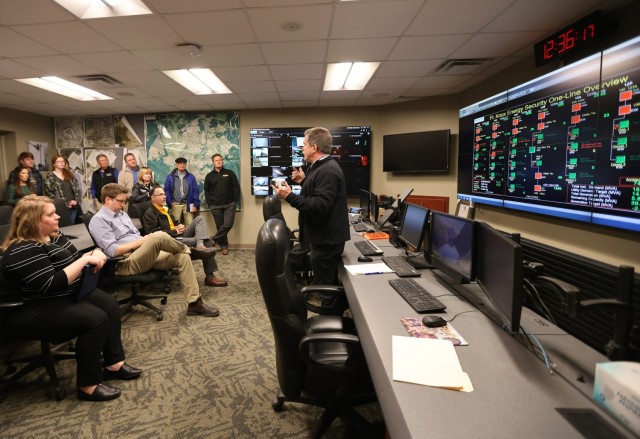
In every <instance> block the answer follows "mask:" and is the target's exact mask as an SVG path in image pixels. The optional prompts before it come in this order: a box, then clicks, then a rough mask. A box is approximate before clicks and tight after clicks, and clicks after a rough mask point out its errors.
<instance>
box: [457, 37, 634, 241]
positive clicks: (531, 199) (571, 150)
mask: <svg viewBox="0 0 640 439" xmlns="http://www.w3.org/2000/svg"><path fill="white" fill-rule="evenodd" d="M638 84H640V38H636V39H633V40H631V41H628V42H626V43H624V44H621V45H619V46H616V47H614V48H611V49H609V50H606V51H604V52H602V53H601V54H597V55H593V56H591V57H588V58H586V59H584V60H582V61H580V62H577V63H575V64H571V65H569V66H567V67H565V68H562V69H559V70H557V71H555V72H552V73H549V74H547V75H545V76H542V77H540V78H537V79H535V80H533V81H530V82H527V83H525V84H522V85H521V86H518V87H515V88H513V89H510V90H508V91H506V92H504V93H501V94H499V95H496V96H493V97H491V98H488V99H485V100H484V101H482V102H479V103H476V104H473V105H471V106H468V107H466V108H463V109H462V110H460V157H459V173H458V197H459V198H462V199H471V200H474V201H476V202H479V203H485V204H491V205H497V206H504V207H508V208H512V209H518V210H525V211H530V212H535V213H542V214H547V215H554V216H560V217H564V218H569V219H573V220H579V221H586V222H593V223H596V224H603V225H608V226H614V227H619V228H623V229H629V230H640V113H639V109H640V87H639V85H638Z"/></svg>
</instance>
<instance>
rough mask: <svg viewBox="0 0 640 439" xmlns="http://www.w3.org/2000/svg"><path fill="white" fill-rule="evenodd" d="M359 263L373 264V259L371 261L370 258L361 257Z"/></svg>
mask: <svg viewBox="0 0 640 439" xmlns="http://www.w3.org/2000/svg"><path fill="white" fill-rule="evenodd" d="M358 262H373V259H371V258H370V257H369V256H359V257H358Z"/></svg>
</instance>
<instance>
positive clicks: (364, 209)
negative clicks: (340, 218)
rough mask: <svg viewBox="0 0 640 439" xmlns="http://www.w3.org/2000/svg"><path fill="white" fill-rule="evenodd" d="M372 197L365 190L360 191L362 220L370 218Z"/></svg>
mask: <svg viewBox="0 0 640 439" xmlns="http://www.w3.org/2000/svg"><path fill="white" fill-rule="evenodd" d="M370 198H371V196H370V195H369V191H365V190H364V189H360V215H361V216H362V218H364V219H367V218H369V210H370V208H369V206H370V203H371V199H370Z"/></svg>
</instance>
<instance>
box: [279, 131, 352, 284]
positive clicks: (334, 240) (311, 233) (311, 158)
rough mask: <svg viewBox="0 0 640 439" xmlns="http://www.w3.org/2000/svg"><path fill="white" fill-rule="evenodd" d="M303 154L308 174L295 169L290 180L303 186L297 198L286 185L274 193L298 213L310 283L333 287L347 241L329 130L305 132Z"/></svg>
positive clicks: (343, 194) (343, 196)
mask: <svg viewBox="0 0 640 439" xmlns="http://www.w3.org/2000/svg"><path fill="white" fill-rule="evenodd" d="M302 151H303V154H304V159H305V161H306V162H307V163H308V164H309V167H308V168H307V173H306V175H305V173H304V171H303V170H302V169H301V168H298V169H295V168H294V169H293V174H292V176H291V177H292V180H293V181H294V182H295V183H298V184H300V183H302V190H301V191H300V195H296V194H294V193H293V192H292V191H291V187H290V186H289V185H288V184H287V182H286V181H282V182H281V183H278V184H277V186H273V189H274V191H275V193H276V194H277V195H278V197H279V198H280V199H284V200H286V201H287V202H288V203H289V204H290V205H291V206H293V207H294V208H296V209H298V211H299V214H298V224H299V227H300V237H301V240H302V241H304V242H305V243H307V244H308V245H309V247H310V249H311V267H312V268H313V283H314V284H329V285H335V284H337V282H338V263H339V262H340V259H341V257H342V252H343V251H344V243H345V242H346V241H348V240H349V239H350V230H349V214H348V207H347V187H346V182H345V178H344V174H343V172H342V169H340V166H339V165H338V163H337V162H336V161H335V160H333V159H332V158H331V156H330V155H329V153H330V152H331V133H330V132H329V130H327V129H326V128H319V127H316V128H310V129H308V130H307V131H305V133H304V145H303V148H302Z"/></svg>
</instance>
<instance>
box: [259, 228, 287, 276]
mask: <svg viewBox="0 0 640 439" xmlns="http://www.w3.org/2000/svg"><path fill="white" fill-rule="evenodd" d="M288 255H289V229H287V226H286V225H285V224H284V223H283V222H282V221H279V220H277V219H269V220H267V221H266V222H265V223H264V224H263V225H262V227H261V228H260V232H258V240H257V243H256V268H257V270H258V271H260V270H261V269H268V270H269V271H270V272H271V274H272V275H280V274H282V273H283V272H284V270H285V267H286V266H287V264H288Z"/></svg>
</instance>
